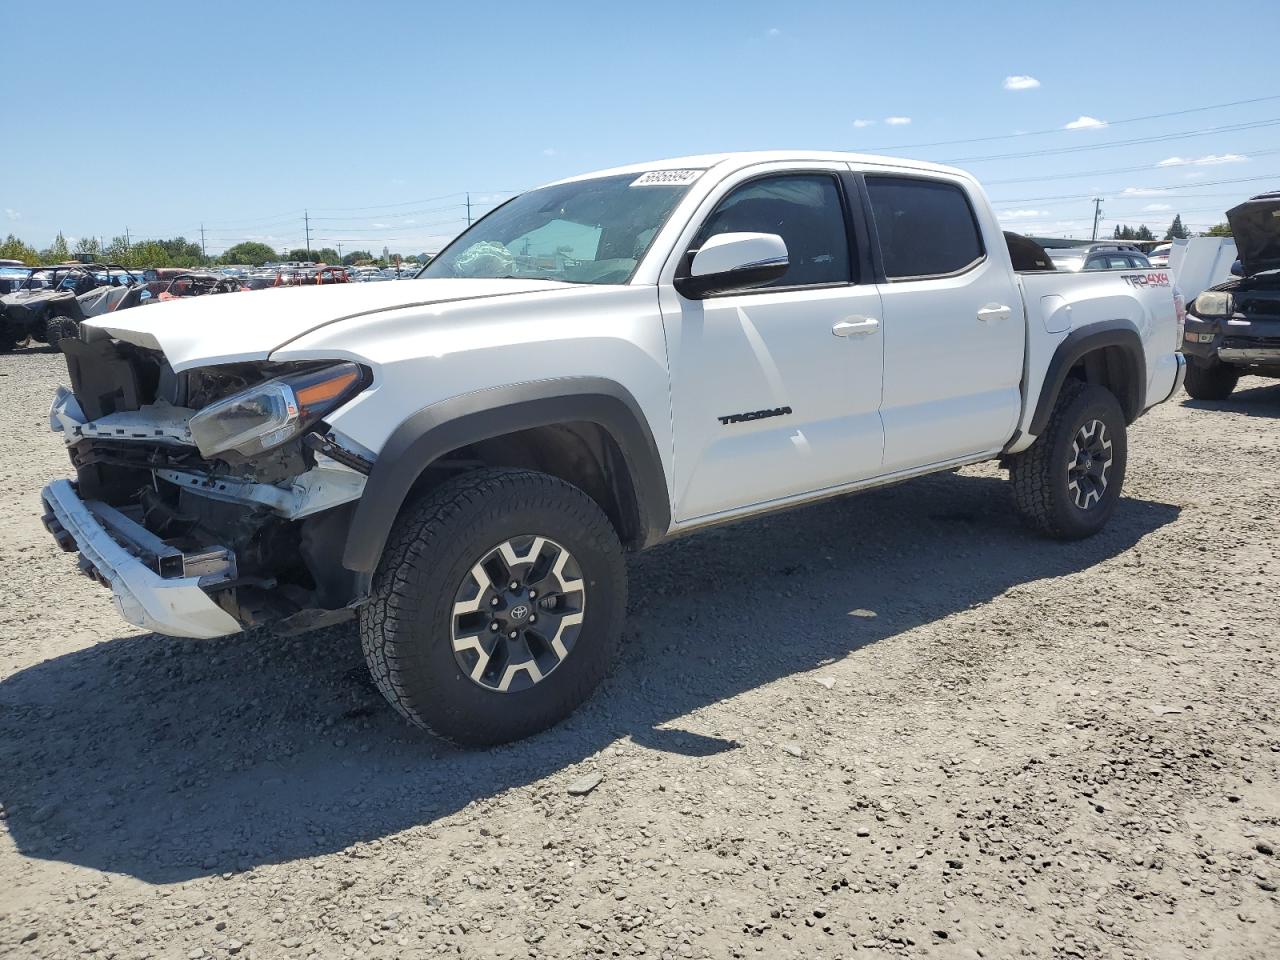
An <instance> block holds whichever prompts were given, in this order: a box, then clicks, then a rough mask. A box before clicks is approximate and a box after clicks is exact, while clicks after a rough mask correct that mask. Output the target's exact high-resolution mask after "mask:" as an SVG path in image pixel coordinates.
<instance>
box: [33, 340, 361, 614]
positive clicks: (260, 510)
mask: <svg viewBox="0 0 1280 960" xmlns="http://www.w3.org/2000/svg"><path fill="white" fill-rule="evenodd" d="M63 351H64V353H65V354H66V357H67V368H68V372H69V374H70V378H71V383H72V390H70V391H68V390H66V389H65V388H60V390H59V392H58V395H57V397H56V398H55V400H54V403H53V406H52V408H51V410H50V415H49V420H50V427H51V428H52V429H54V430H55V431H59V432H61V433H62V435H63V438H64V440H65V442H66V444H67V448H68V452H69V454H70V456H71V462H72V464H73V465H74V467H75V469H76V481H75V483H74V484H72V483H71V482H70V481H67V480H61V481H56V482H54V483H52V484H50V485H49V486H47V487H46V488H45V490H44V492H43V499H44V503H45V508H46V510H45V524H46V526H47V527H48V528H49V530H50V532H51V533H52V534H53V536H54V537H55V539H57V541H58V543H59V545H60V546H61V547H62V548H63V549H65V550H69V551H78V552H79V553H80V557H81V559H80V563H81V568H82V569H83V570H84V571H85V572H86V573H88V574H89V575H91V576H93V577H94V578H95V579H97V580H99V581H100V582H102V583H104V584H105V585H107V586H109V587H110V588H111V590H112V592H113V594H114V595H115V599H116V603H117V606H118V607H119V609H120V611H121V613H122V615H123V616H124V617H125V619H126V620H128V621H129V622H131V623H134V624H135V625H137V626H141V627H145V628H147V629H151V630H155V631H157V632H161V633H166V634H170V635H177V636H199V637H207V636H218V635H222V634H226V633H232V632H235V631H236V630H238V629H240V628H241V627H247V626H255V625H258V624H262V623H272V624H273V625H274V626H275V628H276V629H277V630H279V631H282V632H295V631H297V630H303V629H309V628H311V627H316V626H322V625H326V624H328V623H333V622H338V621H340V620H343V619H347V618H349V617H350V616H351V615H352V611H353V610H354V608H355V606H356V605H357V604H358V602H359V600H360V595H361V583H360V581H359V578H358V577H357V575H356V574H353V573H351V572H350V571H348V570H346V569H344V568H343V567H342V564H341V560H340V558H341V555H342V546H343V543H344V542H345V539H346V535H347V528H348V526H349V525H350V522H351V515H352V513H353V512H354V506H355V502H356V501H357V500H359V498H360V496H361V494H362V493H363V491H364V485H365V478H366V476H367V475H368V472H369V469H370V467H371V466H372V463H371V461H372V457H371V455H370V454H369V453H368V452H367V451H365V450H362V449H360V448H359V447H358V445H356V444H354V443H353V442H352V441H350V440H349V439H347V438H345V437H343V436H341V435H340V434H338V433H336V432H335V431H333V430H332V429H331V428H330V426H329V425H328V423H327V422H326V420H325V417H326V416H328V415H329V414H330V413H332V412H333V411H336V410H337V409H338V408H340V407H341V406H342V405H344V404H346V403H347V402H349V401H350V400H351V399H352V398H353V397H354V396H356V395H357V394H358V393H360V392H361V391H362V390H364V389H365V388H367V387H368V386H369V385H370V383H371V379H372V378H371V375H370V373H369V371H368V370H367V369H366V368H364V367H362V366H360V365H358V364H355V363H351V362H310V363H266V362H261V363H253V362H251V363H227V364H221V365H218V366H212V367H203V368H196V369H192V370H186V371H183V372H181V373H176V374H175V373H174V372H173V370H172V368H171V367H170V366H169V364H168V363H167V362H166V360H165V358H164V355H163V354H162V353H160V352H159V351H156V350H150V349H145V348H142V347H139V346H135V345H133V344H129V343H125V342H122V341H118V340H113V339H111V338H110V337H108V336H106V335H105V334H103V333H101V332H99V331H89V336H88V338H87V339H86V340H67V341H64V342H63Z"/></svg>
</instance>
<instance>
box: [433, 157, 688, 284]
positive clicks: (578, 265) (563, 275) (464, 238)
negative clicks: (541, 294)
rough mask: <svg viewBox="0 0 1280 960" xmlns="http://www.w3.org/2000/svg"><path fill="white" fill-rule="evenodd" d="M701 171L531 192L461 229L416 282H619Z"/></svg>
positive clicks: (594, 181)
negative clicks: (427, 279) (502, 279)
mask: <svg viewBox="0 0 1280 960" xmlns="http://www.w3.org/2000/svg"><path fill="white" fill-rule="evenodd" d="M701 173H702V171H700V170H661V171H652V172H650V173H645V174H639V175H637V174H634V173H630V174H623V175H621V176H613V177H598V178H596V179H592V180H577V181H574V182H573V183H562V184H560V185H558V186H552V187H543V188H542V189H540V190H531V191H529V192H528V193H525V194H521V195H520V196H518V197H516V198H515V199H514V200H512V201H510V202H508V203H506V204H503V205H502V206H501V207H499V208H498V209H497V210H495V211H493V213H491V214H489V215H488V216H486V217H485V218H484V219H483V220H481V221H479V222H478V223H476V224H475V225H474V226H472V227H471V228H470V229H468V230H467V231H466V232H465V233H463V234H462V235H461V236H460V237H458V239H457V240H455V241H454V242H453V243H451V244H450V245H449V246H448V247H447V248H446V249H445V250H444V252H443V253H441V254H440V255H439V256H438V257H436V258H435V259H434V260H432V261H431V263H429V264H428V265H427V266H426V267H425V268H424V269H423V270H422V272H421V273H419V274H418V276H419V277H437V278H438V277H481V278H497V277H521V278H530V279H537V280H563V281H565V282H567V283H626V282H627V281H628V280H630V279H631V275H632V274H633V273H635V270H636V266H637V265H638V264H639V262H640V260H641V258H642V257H643V256H644V255H645V252H646V251H647V250H648V249H649V244H650V243H652V242H653V238H654V236H655V235H656V234H657V232H658V230H659V229H660V228H661V227H662V225H663V223H665V222H666V219H667V217H668V216H670V214H671V211H672V209H673V208H674V207H675V205H676V204H677V203H678V202H679V201H680V198H681V197H683V196H684V195H685V192H686V191H687V190H688V189H689V185H690V184H691V183H693V181H694V180H696V179H697V178H698V176H699V175H700V174H701Z"/></svg>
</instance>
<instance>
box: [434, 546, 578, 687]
mask: <svg viewBox="0 0 1280 960" xmlns="http://www.w3.org/2000/svg"><path fill="white" fill-rule="evenodd" d="M586 599H587V598H586V585H585V583H584V582H583V578H582V571H581V569H580V568H579V567H578V564H577V562H576V561H575V560H574V558H573V556H572V555H571V554H570V553H569V551H568V550H567V549H565V548H564V547H563V546H561V545H560V544H558V543H556V542H555V541H554V540H550V539H548V538H546V537H539V536H534V535H528V536H521V537H513V538H511V539H510V540H507V541H505V542H503V543H500V544H498V545H497V546H496V547H494V548H492V549H491V550H489V551H488V552H487V553H485V554H484V555H483V556H482V557H480V559H479V560H478V561H476V563H475V564H474V565H473V566H472V567H471V569H470V571H469V572H468V573H467V575H466V576H465V577H464V578H463V581H462V584H461V585H460V586H459V587H458V590H457V593H456V594H455V595H454V604H453V616H452V618H451V634H452V635H451V640H452V643H453V656H454V659H455V660H457V662H458V666H459V668H460V669H461V670H462V672H463V673H464V674H466V675H467V676H468V677H469V678H470V679H471V680H472V682H474V683H477V684H479V685H480V686H482V687H484V688H485V689H487V690H491V691H493V692H495V693H517V692H519V691H521V690H527V689H529V688H530V687H532V686H534V685H535V684H538V683H541V682H542V681H543V680H545V679H546V678H547V676H549V675H550V674H551V673H552V672H553V671H554V670H555V669H556V668H557V667H559V666H560V664H561V663H563V662H564V660H565V658H566V657H568V656H569V654H570V653H571V652H572V651H573V646H574V644H575V643H576V642H577V639H578V634H579V632H580V631H581V629H582V617H583V613H584V611H585V609H586Z"/></svg>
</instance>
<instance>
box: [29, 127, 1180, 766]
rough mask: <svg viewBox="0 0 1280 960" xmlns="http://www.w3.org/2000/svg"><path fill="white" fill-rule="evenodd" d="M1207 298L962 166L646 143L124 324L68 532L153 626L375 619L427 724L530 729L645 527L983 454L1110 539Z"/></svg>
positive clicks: (102, 387) (614, 592)
mask: <svg viewBox="0 0 1280 960" xmlns="http://www.w3.org/2000/svg"><path fill="white" fill-rule="evenodd" d="M1181 322H1182V302H1181V297H1180V295H1179V294H1178V293H1177V291H1176V289H1175V288H1174V286H1173V283H1172V280H1171V277H1170V275H1169V274H1168V272H1166V271H1152V270H1148V269H1145V268H1141V269H1133V270H1126V271H1122V270H1107V271H1092V272H1091V271H1081V272H1078V273H1070V272H1062V271H1057V270H1055V269H1053V264H1052V262H1051V261H1050V259H1049V257H1048V256H1047V255H1046V254H1045V252H1044V250H1043V249H1042V248H1040V247H1039V246H1038V245H1036V244H1034V243H1033V242H1031V241H1029V240H1025V239H1024V238H1017V237H1013V238H1010V237H1006V236H1005V235H1004V233H1003V232H1002V231H1001V228H1000V224H999V221H998V218H997V217H996V215H995V213H994V211H993V210H992V209H991V206H990V204H989V203H988V202H987V200H986V198H985V196H984V195H983V192H982V189H981V187H980V186H979V185H978V183H977V181H976V180H974V179H973V178H972V177H970V176H969V175H968V174H966V173H964V172H963V171H959V170H955V169H952V168H949V167H941V166H937V165H934V164H927V163H921V162H917V161H911V160H895V159H889V158H876V157H865V156H859V155H855V154H842V153H821V152H802V153H781V152H779V153H745V154H735V153H729V154H721V155H715V156H704V157H689V158H683V159H681V160H677V161H662V162H656V163H647V164H638V165H635V166H630V167H623V168H618V169H615V170H608V171H603V172H600V173H595V174H587V175H585V176H581V177H574V178H570V179H568V180H564V181H560V182H558V183H553V184H549V185H547V186H544V187H540V188H538V189H535V190H531V191H529V192H527V193H525V194H522V195H520V196H518V197H515V198H513V199H511V200H509V201H507V202H505V203H503V204H502V205H500V206H498V207H496V208H495V209H494V210H492V211H490V212H488V213H486V214H485V216H484V217H482V218H480V219H479V220H478V221H476V223H475V224H473V225H472V226H471V227H469V228H468V229H467V230H466V231H465V232H463V233H462V234H461V235H460V236H459V237H458V238H456V239H455V240H454V241H453V242H452V243H451V244H450V245H449V246H448V247H447V248H446V249H445V250H444V251H443V252H441V253H440V254H439V255H438V256H436V257H435V258H433V259H432V261H431V262H430V264H428V265H427V266H426V267H425V268H423V270H422V271H421V272H420V273H419V275H418V276H417V277H416V278H415V279H412V280H405V281H403V282H400V283H382V284H364V283H360V284H337V285H334V286H328V285H318V284H308V285H306V286H303V287H299V288H294V289H274V290H262V291H259V292H256V293H254V295H253V296H249V297H240V296H236V297H208V296H205V297H190V298H183V299H178V300H173V301H169V302H165V303H159V304H156V305H154V306H149V307H147V308H146V309H145V310H131V311H128V312H127V313H124V314H121V313H119V312H116V313H111V314H107V315H105V316H102V317H97V318H91V319H89V320H87V321H86V322H85V323H84V324H83V325H82V326H81V329H80V335H79V337H78V338H76V339H69V340H64V341H63V342H62V350H63V352H64V353H65V355H66V362H67V370H68V375H69V377H70V381H71V383H70V389H68V388H66V387H64V388H62V389H61V390H60V392H59V393H58V395H57V397H56V399H55V401H54V403H53V406H52V409H51V410H50V426H51V427H52V428H53V429H54V430H55V431H57V432H59V433H61V435H62V439H63V441H64V442H65V444H66V447H67V450H68V452H69V454H70V457H71V461H72V463H73V464H74V466H75V472H76V477H75V480H74V481H73V480H69V479H62V480H55V481H53V482H52V483H50V484H48V485H47V486H46V487H45V488H44V490H43V493H42V499H43V506H44V511H45V514H44V520H45V525H46V526H47V528H48V530H49V532H50V533H51V534H52V535H53V537H54V538H55V539H56V540H57V542H58V544H59V545H60V546H62V547H63V548H64V549H65V550H67V551H68V552H74V553H78V554H79V564H80V567H81V569H82V570H83V571H84V572H85V573H86V574H88V575H90V576H91V577H93V578H95V579H96V580H98V581H100V582H101V583H103V584H104V585H106V586H108V587H109V588H110V590H111V592H112V594H113V595H114V598H115V602H116V605H117V606H118V608H119V610H120V612H121V613H122V614H123V616H124V618H125V619H126V620H128V621H129V622H130V623H132V624H135V625H137V626H140V627H143V628H147V629H150V630H153V631H156V632H159V633H163V634H170V635H177V636H188V637H217V636H220V635H224V634H229V633H233V632H235V631H237V630H240V629H243V628H246V627H253V626H258V625H268V624H269V625H271V626H272V627H273V628H274V629H276V630H278V631H284V632H293V631H298V630H303V629H307V628H311V627H317V626H321V625H325V624H332V623H338V622H341V621H343V620H347V619H350V618H358V622H359V635H360V641H361V644H362V646H363V649H364V653H365V656H366V659H367V661H368V665H369V668H370V672H371V674H372V677H373V680H374V682H375V683H376V685H377V686H378V688H379V690H380V691H381V692H382V694H383V695H384V696H385V697H386V699H387V700H388V701H389V702H390V703H391V705H392V706H393V707H394V708H395V709H396V710H397V711H398V712H399V713H400V714H401V715H402V716H403V717H405V718H406V719H407V720H408V721H410V722H411V723H413V724H416V725H418V726H420V727H423V728H426V729H428V730H431V731H433V732H434V733H436V734H438V735H440V736H442V737H445V738H447V739H449V740H452V741H454V742H458V743H465V744H493V743H501V742H505V741H509V740H514V739H518V738H520V737H524V736H528V735H530V734H533V733H536V732H538V731H540V730H544V729H546V728H547V727H550V726H551V725H552V724H554V723H556V722H558V721H559V720H561V719H563V718H564V717H566V716H568V715H569V713H571V712H572V711H573V710H574V709H575V708H576V707H577V706H578V705H579V704H581V703H582V702H583V701H585V700H586V699H587V698H588V697H589V696H590V695H591V693H592V692H593V691H594V689H595V688H596V687H597V686H598V685H599V684H600V682H601V681H602V680H603V679H604V677H605V675H606V674H607V672H608V670H609V668H610V666H611V664H612V663H613V662H614V660H615V658H616V655H617V653H618V652H619V649H620V646H621V643H622V637H623V628H624V624H625V620H626V609H627V603H626V599H627V582H626V562H625V553H626V551H628V550H640V549H644V548H647V547H650V546H653V545H655V544H659V543H662V542H665V541H666V540H668V539H670V538H672V537H675V536H678V535H681V534H684V533H688V532H693V531H696V530H699V529H702V528H705V527H709V526H712V525H715V524H719V523H723V522H727V521H731V520H736V519H741V518H746V517H753V516H759V515H761V514H764V513H767V512H769V511H773V510H779V509H784V508H788V507H793V506H797V505H800V504H805V503H811V502H815V501H818V500H821V499H824V498H828V497H832V496H837V495H842V494H846V493H854V492H857V491H860V490H864V489H869V488H872V487H877V486H881V485H884V484H888V483H895V482H898V481H901V480H905V479H908V478H911V477H916V476H922V475H925V474H930V473H945V472H948V471H952V470H954V469H955V468H957V467H959V466H962V465H965V464H970V463H978V462H981V461H997V462H998V463H1000V464H1001V466H1003V467H1004V468H1006V469H1007V470H1008V471H1009V476H1010V481H1011V482H1010V484H1009V486H1010V489H1011V491H1012V498H1011V499H1012V506H1013V508H1014V509H1015V510H1016V512H1017V513H1018V514H1019V515H1020V517H1021V518H1022V520H1023V521H1024V522H1025V523H1026V524H1027V525H1028V526H1029V527H1030V528H1032V529H1033V530H1035V531H1038V532H1039V533H1041V534H1044V535H1046V536H1050V537H1055V538H1058V539H1063V540H1075V539H1081V538H1084V537H1088V536H1092V535H1094V534H1096V533H1098V532H1099V531H1100V530H1102V529H1103V528H1104V527H1105V526H1106V524H1107V523H1108V521H1109V520H1110V518H1111V517H1112V516H1113V514H1115V512H1116V511H1118V510H1123V509H1125V507H1124V501H1123V500H1122V499H1121V490H1122V488H1123V484H1124V475H1125V465H1126V459H1127V430H1128V428H1129V425H1130V424H1132V423H1133V422H1134V421H1135V420H1136V419H1137V418H1138V417H1140V416H1142V414H1143V413H1144V412H1145V411H1146V410H1148V409H1150V408H1151V407H1153V406H1155V405H1156V404H1159V403H1163V402H1165V401H1166V400H1168V399H1169V398H1170V397H1171V396H1172V395H1173V394H1174V393H1175V392H1176V391H1177V389H1178V387H1179V385H1180V383H1181V382H1182V377H1183V374H1184V371H1185V361H1184V358H1183V357H1182V356H1181V354H1180V353H1179V352H1178V349H1177V348H1178V345H1179V343H1180V342H1181V340H1182V329H1181ZM761 547H762V550H764V551H765V552H767V544H762V545H761ZM762 576H763V577H765V579H766V580H767V572H766V571H762ZM750 602H762V603H767V602H768V598H767V590H766V591H765V593H764V594H762V597H761V598H760V599H758V600H751V601H750Z"/></svg>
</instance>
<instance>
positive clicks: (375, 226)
mask: <svg viewBox="0 0 1280 960" xmlns="http://www.w3.org/2000/svg"><path fill="white" fill-rule="evenodd" d="M370 226H371V227H373V229H375V230H385V229H387V227H388V226H389V224H386V223H373V224H370Z"/></svg>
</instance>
